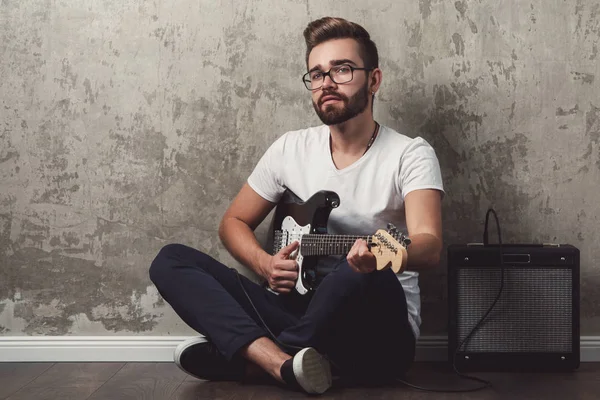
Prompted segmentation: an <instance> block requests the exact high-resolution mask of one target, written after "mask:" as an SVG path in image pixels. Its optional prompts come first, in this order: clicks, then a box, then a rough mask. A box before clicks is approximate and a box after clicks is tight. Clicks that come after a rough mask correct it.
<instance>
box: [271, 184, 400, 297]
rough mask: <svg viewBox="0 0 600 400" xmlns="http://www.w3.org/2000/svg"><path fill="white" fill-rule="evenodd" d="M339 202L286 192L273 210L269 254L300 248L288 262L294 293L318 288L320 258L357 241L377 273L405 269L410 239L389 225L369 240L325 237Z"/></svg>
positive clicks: (325, 194) (323, 195)
mask: <svg viewBox="0 0 600 400" xmlns="http://www.w3.org/2000/svg"><path fill="white" fill-rule="evenodd" d="M339 205H340V198H339V196H338V195H337V194H336V193H335V192H331V191H320V192H317V193H315V194H314V195H313V196H312V197H310V198H309V199H308V200H306V201H302V200H301V199H300V198H299V197H298V196H296V195H295V194H294V193H292V192H291V191H289V190H287V191H286V192H285V193H284V195H283V197H282V199H281V201H280V202H279V203H278V205H277V207H276V209H275V215H274V217H273V220H272V222H271V227H270V232H269V239H270V243H269V244H268V245H270V246H271V247H272V251H273V253H272V254H276V253H278V252H279V251H280V250H281V249H282V248H284V247H285V246H287V245H289V244H291V243H292V242H294V241H298V242H300V246H299V247H298V249H297V250H296V251H294V253H292V255H291V258H295V259H296V262H297V263H298V280H297V281H296V291H297V292H298V293H300V294H306V293H308V292H309V291H311V290H314V289H316V287H317V286H318V283H319V282H318V271H317V270H316V268H315V267H316V264H317V261H318V257H319V256H326V255H342V254H346V253H348V252H349V251H350V249H351V248H352V246H353V245H354V242H355V241H356V239H364V240H366V242H367V245H368V246H369V249H370V250H371V253H373V255H374V256H375V258H376V260H377V270H383V269H386V268H391V269H392V270H393V271H394V272H395V273H399V272H402V271H404V269H405V268H406V260H407V251H406V248H407V247H408V245H409V244H410V239H409V238H408V237H406V236H404V234H402V233H399V232H398V230H397V229H396V227H394V226H393V225H392V224H388V226H387V230H383V229H380V230H378V231H377V232H375V234H373V235H370V236H358V235H330V234H327V220H328V218H329V214H330V213H331V211H332V210H333V209H334V208H337V207H339Z"/></svg>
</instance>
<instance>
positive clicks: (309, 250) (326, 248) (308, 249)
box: [300, 234, 373, 256]
mask: <svg viewBox="0 0 600 400" xmlns="http://www.w3.org/2000/svg"><path fill="white" fill-rule="evenodd" d="M357 239H364V240H365V241H366V242H367V244H371V243H372V242H373V236H371V235H369V236H359V235H356V236H355V235H318V234H306V235H302V244H301V245H300V252H301V253H302V254H303V255H305V256H325V255H337V254H346V253H348V252H349V251H350V249H351V248H352V246H353V245H354V242H356V240H357Z"/></svg>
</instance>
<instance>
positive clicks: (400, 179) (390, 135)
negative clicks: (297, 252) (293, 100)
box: [248, 125, 444, 338]
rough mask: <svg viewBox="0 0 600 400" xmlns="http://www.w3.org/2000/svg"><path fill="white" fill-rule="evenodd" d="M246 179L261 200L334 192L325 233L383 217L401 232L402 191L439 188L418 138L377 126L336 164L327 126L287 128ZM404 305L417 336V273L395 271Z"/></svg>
mask: <svg viewBox="0 0 600 400" xmlns="http://www.w3.org/2000/svg"><path fill="white" fill-rule="evenodd" d="M248 184H249V185H250V187H252V189H254V190H255V191H256V193H258V194H259V195H260V196H261V197H263V198H264V199H266V200H268V201H270V202H273V203H277V202H278V201H279V199H280V198H281V195H282V194H283V193H284V192H285V190H286V189H290V190H291V191H292V192H293V193H294V194H296V195H297V196H298V197H300V198H301V199H303V200H307V199H308V198H310V197H311V196H312V195H313V194H315V193H316V192H318V191H320V190H330V191H333V192H335V193H337V194H338V195H339V197H340V205H339V207H337V208H334V209H333V210H332V212H331V214H330V216H329V220H328V224H327V232H328V233H330V234H344V235H372V234H374V233H375V232H376V231H377V230H378V229H385V228H386V226H387V223H388V222H391V223H392V224H394V225H395V226H396V227H397V228H398V230H399V231H400V232H404V233H406V232H407V230H406V218H405V210H404V196H406V195H407V194H408V193H409V192H411V191H413V190H417V189H438V190H440V191H441V192H442V193H444V189H443V184H442V176H441V172H440V167H439V163H438V159H437V157H436V155H435V151H434V150H433V148H432V147H431V145H429V143H427V141H425V140H424V139H422V138H420V137H417V138H414V139H412V138H409V137H408V136H405V135H402V134H400V133H398V132H396V131H394V130H393V129H391V128H388V127H386V126H383V125H382V126H381V127H380V129H379V134H378V135H377V137H376V138H375V141H374V142H373V145H372V146H371V148H370V149H369V150H368V151H367V152H366V153H365V154H364V155H363V156H362V157H361V158H360V159H358V160H357V161H355V162H354V163H353V164H351V165H349V166H348V167H346V168H344V169H341V170H340V169H337V167H336V166H335V164H334V163H333V160H332V158H331V150H330V146H329V127H328V126H326V125H321V126H318V127H312V128H308V129H303V130H298V131H292V132H287V133H285V134H284V135H283V136H281V137H280V138H279V139H277V140H276V141H275V142H274V143H273V144H272V145H271V146H270V147H269V149H267V151H266V152H265V154H264V155H263V156H262V158H261V159H260V161H259V162H258V164H257V165H256V167H255V169H254V171H253V172H252V174H251V175H250V177H249V178H248ZM397 277H398V280H399V281H400V283H401V284H402V287H403V289H404V293H405V295H406V300H407V305H408V315H409V322H410V324H411V326H412V328H413V332H414V333H415V337H417V338H418V337H419V334H420V329H419V328H420V325H421V317H420V313H421V299H420V290H419V280H418V277H419V274H418V272H415V271H405V272H403V273H401V274H397Z"/></svg>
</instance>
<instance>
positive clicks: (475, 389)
mask: <svg viewBox="0 0 600 400" xmlns="http://www.w3.org/2000/svg"><path fill="white" fill-rule="evenodd" d="M490 213H493V214H494V219H495V220H496V229H497V232H498V242H499V247H500V271H501V278H500V290H499V291H498V294H497V295H496V298H495V299H494V302H493V303H492V305H491V306H490V307H489V308H488V310H487V312H486V313H485V314H484V316H483V317H481V319H480V320H479V322H477V324H476V325H475V327H473V329H471V332H469V334H468V335H467V336H466V337H465V338H464V339H463V341H462V342H461V343H460V344H459V345H458V347H457V348H456V350H455V352H454V357H453V360H452V368H453V370H454V372H455V373H456V374H457V375H458V376H459V377H461V378H463V379H467V380H472V381H476V382H480V383H483V385H481V386H477V387H474V388H469V389H435V388H426V387H422V386H418V385H415V384H412V383H409V382H407V381H405V380H403V379H396V381H397V382H400V383H402V384H404V385H406V386H409V387H411V388H413V389H417V390H423V391H426V392H437V393H468V392H475V391H478V390H482V389H485V388H487V387H491V386H492V383H491V382H490V381H487V380H485V379H481V378H478V377H476V376H471V375H467V374H463V373H461V372H459V371H458V369H457V368H456V356H457V355H458V352H459V350H460V349H461V347H462V346H463V345H464V344H465V342H467V340H468V339H470V338H471V336H473V334H475V332H477V330H478V329H479V327H480V326H481V324H482V323H483V321H485V319H486V318H487V316H488V315H489V314H490V312H491V311H492V309H493V308H494V306H495V305H496V303H497V302H498V299H499V298H500V295H501V294H502V290H503V288H504V257H503V251H502V235H501V232H500V223H499V222H498V216H497V215H496V211H494V210H493V209H492V208H490V209H488V211H487V213H486V215H485V226H484V232H483V242H484V245H487V244H488V221H489V216H490ZM234 270H235V269H234ZM235 271H236V273H237V274H236V276H237V279H238V282H239V283H240V286H241V288H242V290H243V291H244V294H245V295H246V298H247V299H248V302H250V305H251V306H252V308H253V309H254V312H255V313H256V315H257V316H258V318H259V319H260V322H261V323H262V325H263V326H264V328H265V329H266V330H267V332H268V333H269V335H270V336H271V338H272V339H273V341H275V342H276V343H277V344H278V345H279V346H281V347H287V348H290V349H295V350H301V349H303V347H299V346H293V345H290V344H286V343H282V342H281V341H279V340H278V339H277V337H276V336H275V335H274V334H273V332H272V331H271V329H269V327H268V326H267V323H266V322H265V321H264V319H263V318H262V316H261V315H260V313H259V312H258V310H257V309H256V307H255V306H254V303H253V302H252V299H251V298H250V296H249V295H248V292H247V291H246V288H245V287H244V285H243V283H242V280H241V278H240V273H239V272H238V271H237V270H235ZM323 357H325V359H327V361H329V362H330V363H331V364H332V365H333V366H334V367H336V368H337V366H336V365H335V364H334V363H333V362H332V360H330V359H329V358H327V356H326V355H323ZM338 369H339V368H338Z"/></svg>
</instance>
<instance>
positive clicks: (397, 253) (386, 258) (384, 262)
mask: <svg viewBox="0 0 600 400" xmlns="http://www.w3.org/2000/svg"><path fill="white" fill-rule="evenodd" d="M409 244H410V239H409V238H408V237H407V236H405V235H404V234H403V233H400V232H398V229H396V227H395V226H394V225H392V224H388V229H387V230H386V231H385V230H383V229H380V230H378V231H377V232H376V233H375V235H373V239H372V243H371V246H372V247H371V253H373V255H375V258H376V259H377V270H378V271H381V270H383V269H386V268H392V270H393V271H394V273H396V274H397V273H399V272H402V271H404V269H405V268H406V261H407V259H408V253H407V251H406V248H407V247H408V245H409Z"/></svg>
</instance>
